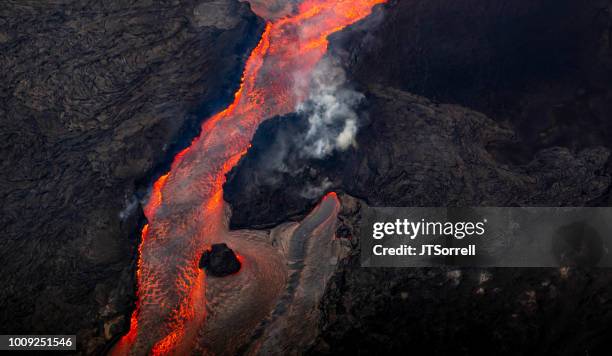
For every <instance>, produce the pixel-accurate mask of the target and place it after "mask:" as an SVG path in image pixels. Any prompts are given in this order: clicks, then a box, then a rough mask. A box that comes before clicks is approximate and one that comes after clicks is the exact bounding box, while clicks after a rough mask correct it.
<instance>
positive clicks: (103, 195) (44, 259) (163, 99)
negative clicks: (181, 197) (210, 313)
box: [0, 0, 263, 353]
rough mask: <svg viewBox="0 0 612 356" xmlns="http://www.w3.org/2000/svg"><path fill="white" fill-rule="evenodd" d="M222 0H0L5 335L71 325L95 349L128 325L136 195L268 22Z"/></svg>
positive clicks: (211, 106) (1, 314) (0, 255)
mask: <svg viewBox="0 0 612 356" xmlns="http://www.w3.org/2000/svg"><path fill="white" fill-rule="evenodd" d="M217 3H218V4H219V6H218V7H216V8H215V9H216V10H215V11H216V12H215V11H210V10H209V9H207V8H206V6H207V5H206V4H205V3H201V2H198V1H183V2H180V3H179V2H171V1H168V2H154V3H146V4H145V3H143V4H136V3H129V2H124V1H104V2H90V1H45V2H43V1H21V0H18V1H8V2H3V3H2V4H0V68H2V79H1V80H0V125H1V126H0V127H1V129H0V142H2V143H1V144H0V145H1V148H0V150H1V152H2V168H1V173H0V196H1V199H2V214H1V217H0V219H1V221H0V226H2V238H0V261H2V262H1V263H2V285H3V288H2V291H0V325H1V326H0V331H1V333H2V334H30V333H47V334H53V333H56V334H61V333H67V332H69V333H77V339H78V340H79V342H83V343H84V344H83V345H82V346H81V345H80V346H81V347H80V349H81V350H83V352H84V353H92V352H94V351H100V350H102V349H104V347H105V345H108V342H109V341H110V340H111V339H113V338H116V337H117V336H118V335H119V334H120V333H123V332H125V330H126V328H127V323H128V320H129V315H130V313H131V311H132V309H133V303H134V277H133V276H134V268H135V257H136V246H137V240H138V237H139V234H140V229H141V227H142V221H141V220H140V219H141V217H142V213H141V212H139V210H140V207H139V205H138V204H137V202H135V201H134V196H135V194H141V193H143V192H145V191H146V188H147V186H148V185H149V184H151V181H152V179H153V178H154V177H155V176H156V174H159V172H160V171H164V170H167V166H166V165H167V163H169V162H170V160H171V159H172V157H173V156H174V153H175V152H176V151H177V150H178V149H180V148H182V146H184V145H185V144H187V143H188V142H189V140H190V139H191V138H193V137H195V136H196V134H197V129H196V128H198V127H199V122H200V121H201V119H202V118H204V117H207V116H208V115H209V114H210V113H211V112H214V111H216V110H219V109H220V108H222V107H224V106H225V105H226V104H227V102H229V101H230V100H231V99H232V97H233V93H234V91H235V90H236V88H237V86H238V84H239V80H240V75H241V72H242V66H243V63H244V61H245V59H246V55H247V54H248V53H249V52H250V50H251V48H253V47H254V46H255V45H256V43H257V41H258V39H259V35H260V33H261V31H262V30H263V21H261V20H259V19H257V18H256V17H255V15H254V14H253V13H252V12H251V11H250V10H249V8H248V6H247V5H246V4H244V3H238V2H237V1H232V0H228V1H218V2H217ZM139 189H141V190H142V192H139V191H138V190H139ZM122 212H123V214H122ZM122 216H125V218H122Z"/></svg>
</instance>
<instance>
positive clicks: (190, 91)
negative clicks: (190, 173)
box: [0, 0, 612, 355]
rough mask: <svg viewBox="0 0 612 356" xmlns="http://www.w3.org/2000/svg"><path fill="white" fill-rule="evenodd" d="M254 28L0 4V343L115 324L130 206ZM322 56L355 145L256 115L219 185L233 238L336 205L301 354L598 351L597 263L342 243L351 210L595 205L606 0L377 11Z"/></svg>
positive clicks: (110, 333) (237, 21)
mask: <svg viewBox="0 0 612 356" xmlns="http://www.w3.org/2000/svg"><path fill="white" fill-rule="evenodd" d="M264 2H265V1H264ZM279 6H280V5H279ZM279 8H280V7H279ZM263 27H264V22H263V20H261V19H259V18H258V17H257V16H255V15H254V14H253V12H252V11H251V10H250V8H249V5H248V4H246V3H243V2H238V1H237V0H216V1H195V0H185V1H159V2H143V3H134V2H130V1H121V0H109V1H102V2H90V1H81V0H74V1H55V0H54V1H34V0H13V1H4V2H3V3H1V4H0V68H1V69H0V71H1V72H0V73H1V76H0V153H1V155H2V161H1V162H2V167H1V169H0V197H1V201H2V214H1V215H0V226H1V227H2V230H1V231H2V236H1V237H0V263H1V265H2V277H1V279H0V282H1V283H0V284H1V285H2V289H1V290H0V334H34V333H39V334H73V333H76V334H77V340H78V342H79V348H78V349H79V353H80V354H100V353H105V352H107V351H108V350H109V349H110V347H111V345H112V343H113V342H115V341H116V340H117V339H118V338H119V337H120V336H121V335H122V334H124V333H125V332H126V331H127V330H128V328H129V325H128V324H129V319H130V314H131V312H132V311H133V309H134V303H135V300H136V299H135V298H136V297H135V293H136V291H135V269H136V256H137V246H138V240H139V236H140V230H141V229H142V226H143V224H144V216H143V213H142V207H141V203H140V201H139V199H142V198H144V197H145V195H146V194H147V190H148V188H149V187H150V185H151V184H152V182H153V181H155V178H157V177H158V176H159V175H161V174H162V173H163V172H166V171H167V170H168V167H169V164H170V162H171V161H172V158H173V157H174V156H175V154H176V153H177V152H178V151H180V150H181V149H182V148H184V147H186V146H187V145H188V143H189V142H190V141H191V139H192V138H194V137H196V136H197V135H198V130H199V125H200V123H201V121H202V119H203V118H206V117H208V116H210V114H212V113H215V112H217V111H218V110H220V109H222V108H224V107H225V106H226V105H227V104H228V103H229V102H230V101H231V100H232V97H233V94H234V92H235V91H236V89H237V88H238V85H239V82H240V74H241V72H242V68H243V66H244V63H245V60H246V58H247V56H248V54H249V53H250V51H251V50H252V48H254V47H255V45H256V44H257V41H258V39H259V37H260V35H261V33H262V31H263ZM327 57H328V58H331V57H333V58H335V59H336V60H337V61H338V63H339V64H340V66H341V67H342V69H343V70H344V72H345V73H346V77H347V80H348V83H350V86H351V89H352V90H355V91H356V92H358V93H361V94H363V100H361V101H360V102H359V105H357V106H356V108H355V110H356V112H357V117H358V120H357V121H358V126H359V130H358V132H357V134H356V138H355V144H354V145H352V146H350V147H349V148H348V149H346V150H336V151H334V152H331V153H330V154H328V155H325V156H324V157H312V156H311V155H305V154H304V153H303V147H304V144H305V140H306V136H307V135H308V133H307V132H308V129H309V123H308V118H307V117H306V116H305V115H304V114H303V113H299V112H296V113H291V114H288V115H284V116H278V117H274V118H270V119H269V120H268V121H266V122H264V123H263V124H262V125H260V126H259V128H258V130H257V132H256V134H255V137H254V138H253V141H252V147H251V148H250V149H249V151H248V152H247V153H246V155H245V156H244V157H242V159H241V160H240V162H239V163H238V165H237V166H236V167H235V168H234V169H233V170H231V171H230V172H229V173H228V174H227V182H226V183H225V185H224V199H225V200H226V201H227V202H228V203H229V205H230V206H231V208H232V216H231V219H230V227H231V228H234V229H238V228H240V229H243V228H245V229H247V228H248V229H261V228H269V227H274V226H278V225H279V224H281V223H284V222H288V221H297V220H299V219H301V218H303V217H304V216H306V214H308V213H309V212H310V211H311V209H312V208H313V207H314V206H315V205H316V204H317V203H318V202H319V201H320V200H321V198H322V197H323V196H324V195H325V194H326V193H328V192H331V191H335V192H337V193H338V195H339V197H340V201H341V203H342V209H341V211H340V215H339V219H338V230H337V236H339V237H344V238H346V239H348V240H347V245H349V246H350V251H349V253H348V257H346V258H344V259H342V260H341V261H339V263H338V266H337V269H336V271H335V273H334V274H333V276H332V277H331V279H330V282H329V283H328V284H327V286H326V288H325V292H324V294H323V295H322V297H321V301H320V303H319V305H318V312H319V313H320V318H319V320H318V323H317V324H318V325H317V330H316V331H314V332H312V334H313V335H316V338H315V340H314V341H313V342H312V343H311V345H310V346H309V347H308V349H307V350H300V353H301V354H306V353H308V354H344V353H349V352H350V353H358V354H365V353H382V352H384V353H392V354H407V353H415V354H438V355H446V354H453V355H476V354H481V353H482V354H484V353H487V354H491V353H495V354H500V355H515V354H523V355H578V354H580V355H605V354H609V349H610V346H612V342H611V341H610V339H609V336H610V333H611V330H612V271H609V270H606V269H573V268H571V269H561V270H560V269H512V268H503V269H502V268H499V269H494V268H492V269H474V268H469V269H468V268H464V269H455V268H442V269H433V268H412V269H399V268H361V267H360V263H359V257H360V256H359V248H358V237H357V236H358V230H357V229H358V225H359V221H360V211H361V210H360V206H362V205H364V204H367V205H370V206H609V205H610V204H611V203H612V196H611V195H610V189H611V185H612V164H611V160H610V153H611V152H612V141H611V140H610V137H611V135H612V84H611V83H612V1H610V0H593V1H579V0H514V1H506V0H489V1H482V0H401V1H400V0H391V1H389V2H388V3H387V4H384V5H382V6H378V7H376V8H375V9H374V12H373V14H372V15H371V16H370V17H368V18H366V19H365V20H363V21H361V22H359V23H357V24H355V25H353V26H350V27H349V28H347V29H345V30H343V31H341V32H339V33H336V34H334V35H332V36H331V38H330V50H329V52H328V54H327ZM441 340H443V341H441Z"/></svg>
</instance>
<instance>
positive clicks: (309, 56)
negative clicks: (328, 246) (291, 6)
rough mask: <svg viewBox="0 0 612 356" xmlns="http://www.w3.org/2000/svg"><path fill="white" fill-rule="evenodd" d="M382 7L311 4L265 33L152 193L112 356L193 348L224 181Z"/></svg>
mask: <svg viewBox="0 0 612 356" xmlns="http://www.w3.org/2000/svg"><path fill="white" fill-rule="evenodd" d="M384 1H385V0H339V1H323V0H305V1H303V2H302V3H301V4H300V5H299V6H298V8H297V10H296V11H295V12H294V13H293V14H292V15H289V16H286V17H283V18H280V19H278V20H274V21H273V22H269V23H268V24H267V25H266V28H265V30H264V33H263V35H262V38H261V40H260V42H259V44H258V45H257V47H256V48H255V49H254V50H253V51H252V52H251V55H250V56H249V58H248V60H247V62H246V65H245V69H244V73H243V78H242V83H241V85H240V88H239V90H238V91H237V92H236V94H235V97H234V101H233V102H232V103H231V104H230V105H229V106H228V107H227V109H225V110H223V111H221V112H219V113H218V114H216V115H214V116H213V117H211V118H209V119H208V120H206V121H205V122H204V124H203V125H202V132H201V134H200V136H199V137H198V138H197V139H195V140H194V141H193V142H192V144H191V145H190V146H189V147H188V148H187V149H185V150H183V151H182V152H180V153H179V154H178V155H177V156H176V157H175V159H174V161H173V163H172V165H171V169H170V171H169V173H168V174H166V175H164V176H162V177H160V178H159V179H158V180H157V181H156V182H155V184H154V185H153V188H152V192H151V195H150V198H149V200H148V202H147V205H146V207H145V215H146V217H147V219H148V221H149V223H148V225H146V226H145V227H144V228H143V231H142V239H141V244H140V246H139V256H140V258H139V262H138V270H137V274H136V278H137V287H138V292H137V297H138V301H137V306H136V309H135V312H134V314H133V316H132V319H131V327H130V331H129V332H128V334H126V335H125V336H124V337H123V338H122V339H121V340H120V341H119V342H118V344H117V345H116V346H115V348H114V349H113V353H114V354H146V353H152V354H166V353H178V354H181V353H187V352H188V350H191V349H192V348H193V347H194V346H195V345H194V343H195V342H196V340H195V339H196V337H195V336H196V335H197V333H198V330H200V329H201V328H202V325H203V323H204V319H205V318H206V315H205V310H206V301H205V297H204V296H205V288H206V283H205V276H204V273H203V272H201V270H199V269H198V266H197V264H198V259H199V257H200V254H201V252H202V251H203V250H204V249H205V248H207V247H208V246H210V245H211V244H213V243H216V242H222V241H223V239H224V236H225V235H226V234H227V231H228V230H227V221H226V217H225V215H224V209H225V207H224V202H223V191H222V185H223V183H224V181H225V174H226V173H227V172H229V170H231V169H232V167H234V166H235V165H236V164H237V162H238V161H239V159H240V157H241V156H242V155H243V154H244V153H245V152H246V151H247V149H248V147H249V145H250V141H251V138H252V136H253V134H254V132H255V130H256V129H257V126H258V125H259V124H260V123H261V122H262V121H263V120H265V119H267V118H270V117H273V116H276V115H283V114H287V113H290V112H292V111H294V110H295V108H296V107H297V105H298V104H299V103H300V102H301V101H303V100H304V99H305V98H306V97H307V95H308V86H307V85H306V84H305V83H307V82H308V79H309V78H310V74H311V73H312V71H313V69H314V67H315V65H316V64H317V63H318V62H319V60H320V59H321V58H322V56H323V55H324V54H325V52H326V50H327V44H328V43H327V37H328V36H329V35H330V34H331V33H333V32H336V31H339V30H341V29H342V28H344V27H346V26H348V25H350V24H352V23H354V22H355V21H358V20H360V19H362V18H364V17H365V16H367V15H369V14H370V12H371V9H372V7H373V6H374V5H376V4H378V3H382V2H384ZM238 252H239V251H238Z"/></svg>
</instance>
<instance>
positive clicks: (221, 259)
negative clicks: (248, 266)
mask: <svg viewBox="0 0 612 356" xmlns="http://www.w3.org/2000/svg"><path fill="white" fill-rule="evenodd" d="M199 266H200V268H202V269H206V272H207V273H208V274H209V275H211V276H215V277H225V276H229V275H230V274H234V273H236V272H238V271H240V267H241V263H240V261H239V260H238V257H237V256H236V254H235V253H234V251H233V250H232V249H231V248H229V247H227V245H226V244H224V243H221V244H214V245H212V246H211V248H210V249H208V250H206V251H204V253H203V254H202V257H201V258H200V265H199Z"/></svg>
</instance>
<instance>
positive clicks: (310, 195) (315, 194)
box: [300, 178, 332, 199]
mask: <svg viewBox="0 0 612 356" xmlns="http://www.w3.org/2000/svg"><path fill="white" fill-rule="evenodd" d="M331 186H332V182H331V181H330V180H329V179H328V178H324V179H323V181H321V182H320V183H319V184H318V185H314V184H311V183H308V184H306V187H304V188H303V189H302V190H301V191H300V195H301V196H302V197H303V198H306V199H316V198H319V197H320V196H321V195H323V194H324V193H325V192H326V191H327V189H328V188H329V187H331Z"/></svg>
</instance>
